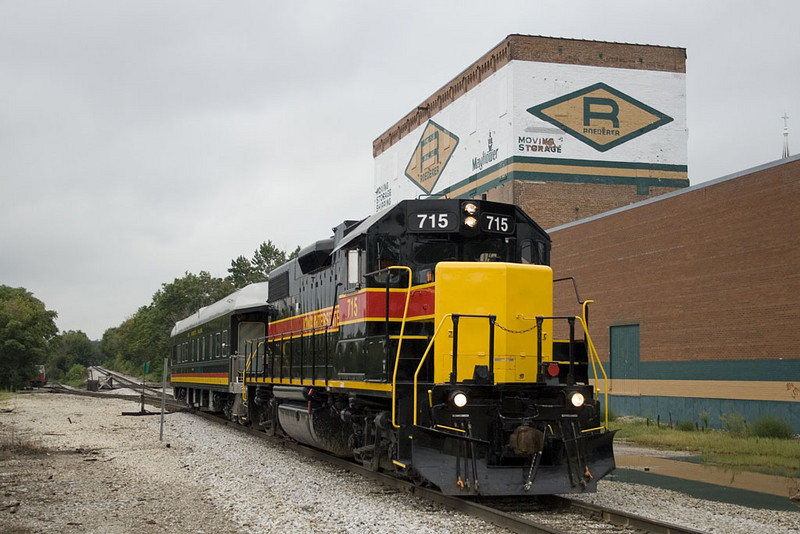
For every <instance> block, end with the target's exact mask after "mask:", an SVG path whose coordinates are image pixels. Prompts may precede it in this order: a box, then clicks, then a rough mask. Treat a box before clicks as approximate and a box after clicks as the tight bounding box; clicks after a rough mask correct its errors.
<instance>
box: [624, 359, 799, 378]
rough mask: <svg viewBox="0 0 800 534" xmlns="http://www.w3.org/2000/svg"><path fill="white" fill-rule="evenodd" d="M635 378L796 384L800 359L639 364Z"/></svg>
mask: <svg viewBox="0 0 800 534" xmlns="http://www.w3.org/2000/svg"><path fill="white" fill-rule="evenodd" d="M612 378H623V377H612ZM628 378H634V377H628ZM635 378H639V379H640V380H748V381H765V382H770V381H774V382H793V381H800V359H788V360H787V359H772V360H699V361H688V362H639V376H638V377H635Z"/></svg>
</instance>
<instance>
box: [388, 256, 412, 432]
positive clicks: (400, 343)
mask: <svg viewBox="0 0 800 534" xmlns="http://www.w3.org/2000/svg"><path fill="white" fill-rule="evenodd" d="M393 269H394V270H403V269H404V270H406V271H408V287H407V288H406V305H405V308H403V322H402V323H400V339H398V340H397V355H396V356H395V358H394V372H393V373H392V426H393V427H395V428H400V426H399V425H397V424H396V423H395V415H396V412H397V368H398V367H399V366H400V348H401V347H402V346H403V333H404V332H405V329H406V318H407V317H408V303H409V301H410V300H411V274H412V272H411V267H406V266H405V265H396V266H392V267H389V270H390V271H391V270H393ZM386 306H387V308H388V306H389V303H388V302H387V303H386ZM387 311H388V310H387ZM387 335H388V332H387Z"/></svg>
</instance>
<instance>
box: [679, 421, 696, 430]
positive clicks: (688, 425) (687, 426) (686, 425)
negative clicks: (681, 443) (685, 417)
mask: <svg viewBox="0 0 800 534" xmlns="http://www.w3.org/2000/svg"><path fill="white" fill-rule="evenodd" d="M675 429H676V430H682V431H683V432H694V431H695V426H694V421H678V424H677V425H675Z"/></svg>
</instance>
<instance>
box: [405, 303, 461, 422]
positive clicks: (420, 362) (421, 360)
mask: <svg viewBox="0 0 800 534" xmlns="http://www.w3.org/2000/svg"><path fill="white" fill-rule="evenodd" d="M452 316H453V314H452V313H448V314H447V315H445V316H444V317H442V320H441V321H440V322H439V326H437V327H436V331H435V332H434V333H433V337H432V338H431V341H430V343H428V347H427V348H426V349H425V352H424V353H423V354H422V358H421V359H420V361H419V365H418V366H417V370H416V371H415V372H414V425H416V424H417V378H418V377H419V372H420V371H421V370H422V365H423V364H424V363H425V359H426V358H427V357H428V353H429V352H430V350H431V347H433V342H434V341H436V336H438V335H439V331H440V330H441V328H442V325H443V324H444V321H445V319H447V318H448V317H452ZM392 424H393V425H394V415H392ZM395 426H396V425H395Z"/></svg>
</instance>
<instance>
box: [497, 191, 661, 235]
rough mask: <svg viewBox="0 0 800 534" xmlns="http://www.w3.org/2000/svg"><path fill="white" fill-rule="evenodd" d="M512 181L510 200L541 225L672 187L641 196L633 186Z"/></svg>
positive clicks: (576, 217)
mask: <svg viewBox="0 0 800 534" xmlns="http://www.w3.org/2000/svg"><path fill="white" fill-rule="evenodd" d="M513 184H514V188H515V191H514V203H515V204H517V205H519V206H520V207H522V209H524V210H525V212H526V213H528V214H529V215H530V216H531V217H533V219H534V220H535V221H536V222H537V223H539V225H540V226H541V227H542V228H554V227H556V226H560V225H562V224H567V223H570V222H574V221H577V220H580V219H585V218H587V217H591V216H593V215H599V214H601V213H605V212H607V211H610V210H613V209H615V208H619V207H621V206H627V205H628V204H633V203H635V202H640V201H642V200H647V199H648V198H652V197H655V196H658V195H661V194H664V193H668V192H670V191H674V190H675V189H676V188H671V187H650V188H649V194H647V195H641V194H638V193H637V188H636V186H635V185H619V184H592V183H564V182H522V181H515V182H513ZM576 208H577V209H576Z"/></svg>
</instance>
